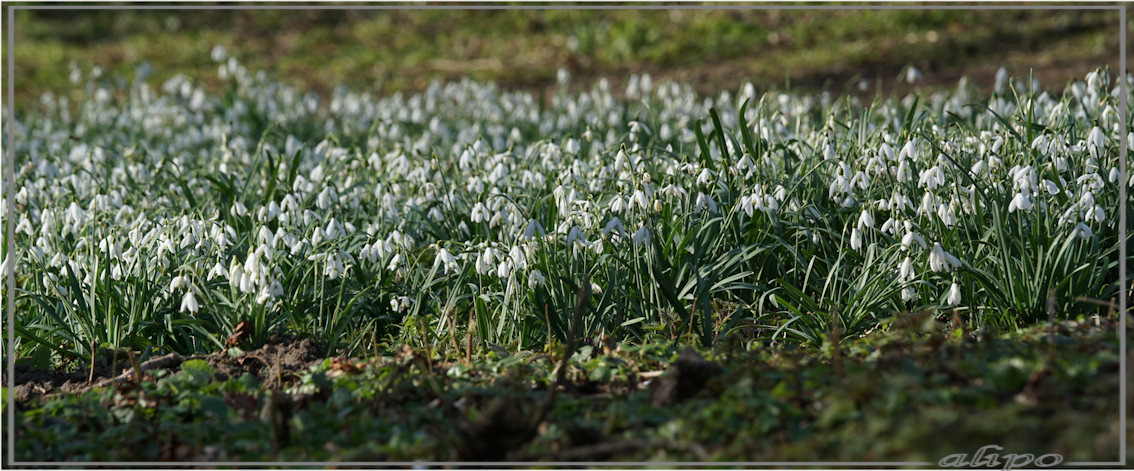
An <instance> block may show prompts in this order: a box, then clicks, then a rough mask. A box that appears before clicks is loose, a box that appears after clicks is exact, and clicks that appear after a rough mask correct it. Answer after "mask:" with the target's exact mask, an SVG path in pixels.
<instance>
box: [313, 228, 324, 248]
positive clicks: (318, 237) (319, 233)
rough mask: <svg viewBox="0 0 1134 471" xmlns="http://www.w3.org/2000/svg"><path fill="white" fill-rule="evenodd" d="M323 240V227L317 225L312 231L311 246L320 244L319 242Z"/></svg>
mask: <svg viewBox="0 0 1134 471" xmlns="http://www.w3.org/2000/svg"><path fill="white" fill-rule="evenodd" d="M322 241H323V228H322V227H316V228H315V230H314V231H312V232H311V246H312V247H314V246H318V245H319V243H320V242H322Z"/></svg>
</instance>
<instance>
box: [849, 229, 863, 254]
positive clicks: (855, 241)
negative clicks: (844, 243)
mask: <svg viewBox="0 0 1134 471" xmlns="http://www.w3.org/2000/svg"><path fill="white" fill-rule="evenodd" d="M850 246H851V249H854V250H858V249H861V248H862V235H861V234H859V232H858V228H851V233H850Z"/></svg>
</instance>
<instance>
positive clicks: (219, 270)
mask: <svg viewBox="0 0 1134 471" xmlns="http://www.w3.org/2000/svg"><path fill="white" fill-rule="evenodd" d="M217 276H223V277H224V278H225V279H226V280H227V279H228V270H226V269H225V268H224V265H223V264H222V263H221V262H219V261H218V262H217V263H216V265H213V268H212V270H209V275H208V276H207V277H205V281H212V279H213V278H214V277H217Z"/></svg>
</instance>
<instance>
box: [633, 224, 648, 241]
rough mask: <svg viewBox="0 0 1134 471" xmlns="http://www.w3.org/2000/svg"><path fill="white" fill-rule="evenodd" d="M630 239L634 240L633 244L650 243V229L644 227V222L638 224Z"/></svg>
mask: <svg viewBox="0 0 1134 471" xmlns="http://www.w3.org/2000/svg"><path fill="white" fill-rule="evenodd" d="M632 239H633V241H634V245H642V244H649V243H650V229H649V228H647V227H646V224H645V223H642V224H640V225H638V230H637V231H635V232H634V236H633V237H632Z"/></svg>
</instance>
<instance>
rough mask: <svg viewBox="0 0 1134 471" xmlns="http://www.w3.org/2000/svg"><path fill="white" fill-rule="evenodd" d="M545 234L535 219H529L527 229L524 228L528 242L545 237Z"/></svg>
mask: <svg viewBox="0 0 1134 471" xmlns="http://www.w3.org/2000/svg"><path fill="white" fill-rule="evenodd" d="M544 234H545V232H544V230H543V226H542V225H540V223H539V221H536V220H535V219H529V220H528V225H527V227H525V228H524V238H525V239H527V240H534V239H535V238H536V237H543V235H544Z"/></svg>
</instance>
